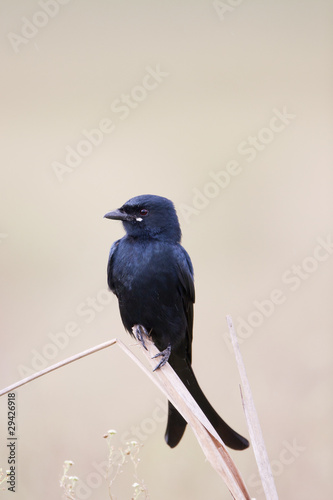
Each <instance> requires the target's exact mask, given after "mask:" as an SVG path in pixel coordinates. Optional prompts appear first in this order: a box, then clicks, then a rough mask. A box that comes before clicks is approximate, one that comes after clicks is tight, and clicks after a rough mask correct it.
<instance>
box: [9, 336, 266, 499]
mask: <svg viewBox="0 0 333 500" xmlns="http://www.w3.org/2000/svg"><path fill="white" fill-rule="evenodd" d="M136 328H137V326H135V327H134V329H133V330H134V332H135V331H136ZM145 344H146V347H147V350H145V349H142V350H143V351H144V352H145V354H146V356H147V358H148V361H149V363H150V364H151V366H152V367H153V368H155V365H156V360H152V359H151V358H152V357H153V356H155V355H156V354H158V353H159V351H158V349H157V348H156V347H155V345H154V344H153V343H152V342H151V341H150V340H149V338H146V339H145ZM112 345H118V346H119V347H120V348H121V349H122V350H123V351H124V352H125V353H126V354H127V355H128V356H129V357H130V358H131V359H132V361H134V362H135V363H136V364H137V365H138V366H139V367H140V368H141V370H143V371H144V372H145V373H146V375H147V376H148V377H149V378H150V379H151V380H152V381H153V382H154V384H155V385H157V387H158V388H159V389H160V390H161V391H162V392H163V393H164V394H165V395H166V396H167V398H168V399H169V400H170V401H171V403H172V404H173V405H174V406H175V407H176V408H177V410H178V411H179V412H180V413H181V414H182V416H183V417H184V418H185V420H186V421H187V422H188V423H189V425H190V426H191V428H192V430H193V432H194V434H195V436H196V438H197V440H198V442H199V444H200V446H201V448H202V450H203V452H204V454H205V456H206V458H207V460H208V461H209V462H210V464H211V465H212V467H213V468H214V469H215V470H216V472H217V473H218V474H219V475H220V476H221V477H222V478H223V480H224V482H225V484H226V486H227V487H228V489H229V491H230V493H231V495H232V496H233V498H234V499H235V500H251V497H250V495H249V493H248V490H247V488H246V486H245V483H244V481H243V479H242V477H241V475H240V473H239V471H238V469H237V467H236V465H235V463H234V462H233V460H232V458H231V457H230V455H229V453H228V452H227V450H226V448H225V446H224V443H223V441H222V440H221V438H220V436H219V435H218V434H217V432H216V431H215V429H214V427H213V426H212V425H211V423H210V422H209V420H208V419H207V417H206V416H205V414H204V413H203V412H202V410H201V409H200V407H199V406H198V404H197V403H196V401H195V400H194V399H193V397H192V396H191V394H190V393H189V392H188V390H187V389H186V387H185V386H184V384H183V383H182V382H181V380H180V379H179V377H178V375H177V374H176V373H175V372H174V371H173V369H172V368H171V366H170V365H169V364H168V363H166V365H164V366H163V367H161V368H160V369H158V370H156V371H155V372H154V373H153V372H152V371H150V370H148V368H147V367H146V366H145V365H144V364H143V363H142V362H141V361H140V360H139V359H138V358H137V357H136V356H135V355H134V354H133V352H132V351H131V350H130V349H129V348H128V347H127V346H126V345H125V344H124V343H123V342H121V341H120V340H118V339H112V340H110V341H108V342H104V343H103V344H99V345H98V346H95V347H93V348H91V349H87V350H86V351H83V352H81V353H79V354H77V355H75V356H71V357H69V358H67V359H65V360H64V361H60V362H59V363H56V364H54V365H52V366H50V367H48V368H45V369H44V370H41V371H39V372H37V373H35V374H34V375H31V376H29V377H26V378H25V379H22V380H20V381H19V382H17V383H15V384H12V385H10V386H9V387H6V388H5V389H3V390H1V391H0V396H3V395H4V394H6V393H8V392H11V391H14V390H15V389H17V388H18V387H21V386H22V385H25V384H28V383H30V382H31V381H33V380H35V379H37V378H39V377H42V376H43V375H46V374H47V373H50V372H52V371H54V370H57V369H59V368H61V367H63V366H66V365H68V364H69V363H73V362H74V361H77V360H79V359H81V358H84V357H86V356H89V355H90V354H93V353H95V352H98V351H100V350H102V349H106V348H108V347H110V346H112ZM271 498H272V499H273V497H271Z"/></svg>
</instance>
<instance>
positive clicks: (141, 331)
mask: <svg viewBox="0 0 333 500" xmlns="http://www.w3.org/2000/svg"><path fill="white" fill-rule="evenodd" d="M133 333H134V335H135V336H136V338H137V339H138V341H139V342H140V344H141V345H142V346H143V347H144V348H145V349H146V351H148V349H147V346H146V344H145V340H144V339H145V337H149V333H148V332H147V330H146V329H145V327H144V326H142V325H135V326H133Z"/></svg>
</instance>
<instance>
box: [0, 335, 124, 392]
mask: <svg viewBox="0 0 333 500" xmlns="http://www.w3.org/2000/svg"><path fill="white" fill-rule="evenodd" d="M117 342H118V341H117V339H112V340H109V341H108V342H104V343H103V344H99V345H97V346H95V347H91V348H90V349H87V350H86V351H82V352H80V353H79V354H75V355H74V356H71V357H69V358H66V359H64V360H63V361H59V363H55V364H54V365H51V366H49V367H48V368H44V370H40V371H39V372H36V373H34V374H33V375H30V376H29V377H26V378H23V379H22V380H19V382H16V383H15V384H12V385H9V386H8V387H6V388H5V389H2V390H1V391H0V397H1V396H3V395H4V394H7V392H11V391H15V389H17V388H18V387H21V386H22V385H25V384H28V383H29V382H32V380H35V379H36V378H39V377H43V375H46V374H47V373H51V372H53V371H54V370H58V368H61V367H62V366H66V365H69V364H70V363H74V361H77V360H78V359H81V358H85V357H86V356H89V355H90V354H94V352H98V351H101V350H102V349H106V348H107V347H110V346H111V345H114V344H115V343H117Z"/></svg>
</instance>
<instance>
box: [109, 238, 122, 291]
mask: <svg viewBox="0 0 333 500" xmlns="http://www.w3.org/2000/svg"><path fill="white" fill-rule="evenodd" d="M119 241H120V240H117V241H115V242H114V243H113V245H112V247H111V250H110V255H109V260H108V271H107V273H108V285H109V288H110V290H111V291H112V292H113V293H115V294H116V289H115V286H114V280H113V264H114V258H115V255H116V252H117V249H118V245H119ZM116 295H117V294H116Z"/></svg>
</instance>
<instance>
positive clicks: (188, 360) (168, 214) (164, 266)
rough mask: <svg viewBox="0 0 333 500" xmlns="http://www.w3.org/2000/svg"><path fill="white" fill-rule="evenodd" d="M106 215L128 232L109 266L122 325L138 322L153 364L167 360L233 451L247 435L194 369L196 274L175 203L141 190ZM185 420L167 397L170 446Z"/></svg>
mask: <svg viewBox="0 0 333 500" xmlns="http://www.w3.org/2000/svg"><path fill="white" fill-rule="evenodd" d="M104 217H105V218H107V219H112V220H119V221H122V223H123V226H124V229H125V232H126V234H125V236H124V237H123V238H121V239H119V240H117V241H115V242H114V243H113V245H112V247H111V250H110V254H109V259H108V265H107V282H108V286H109V288H110V290H111V291H112V292H113V293H114V294H115V295H116V296H117V298H118V303H119V310H120V316H121V319H122V322H123V325H124V327H125V329H126V330H127V331H128V332H129V333H130V334H131V335H134V334H133V331H132V329H133V327H134V326H135V325H141V327H143V328H144V329H145V331H147V332H148V333H149V336H150V338H151V340H152V341H153V343H154V344H155V346H156V347H157V348H158V349H159V351H160V352H161V354H160V355H161V360H160V362H159V363H158V365H157V367H156V368H157V369H158V368H159V367H161V366H163V364H165V363H166V362H167V361H168V362H169V364H170V365H171V367H172V368H173V369H174V371H175V372H176V373H177V375H178V376H179V378H180V379H181V381H182V382H183V383H184V385H185V387H186V388H187V389H188V390H189V392H190V393H191V395H192V396H193V398H194V399H195V400H196V402H197V404H198V405H199V407H200V408H201V410H202V411H203V412H204V413H205V415H206V417H207V418H208V420H209V421H210V423H211V424H212V426H213V427H214V428H215V430H216V432H217V433H218V435H219V436H220V437H221V439H222V440H223V442H224V444H225V445H226V446H228V447H229V448H232V449H235V450H244V449H246V448H248V446H249V442H248V440H247V439H246V438H244V437H243V436H241V435H240V434H238V433H237V432H236V431H234V430H233V429H232V428H231V427H229V425H228V424H227V423H226V422H225V421H224V420H223V419H222V418H221V417H220V416H219V414H218V413H217V412H216V411H215V409H214V408H213V407H212V405H211V404H210V403H209V401H208V399H207V398H206V396H205V394H204V392H203V391H202V389H201V388H200V386H199V383H198V381H197V379H196V377H195V375H194V372H193V369H192V338H193V304H194V301H195V290H194V273H193V266H192V262H191V259H190V256H189V254H188V253H187V252H186V250H185V249H184V248H183V247H182V245H181V229H180V224H179V220H178V216H177V212H176V209H175V206H174V204H173V202H172V201H171V200H169V199H168V198H164V197H162V196H157V195H151V194H146V195H139V196H135V197H134V198H131V199H130V200H128V201H127V202H126V203H124V204H123V205H122V206H121V207H120V208H119V209H116V210H113V211H111V212H109V213H107V214H105V215H104ZM139 332H140V330H139ZM186 424H187V422H186V420H185V419H184V418H183V417H182V415H180V413H179V412H178V411H177V410H176V408H175V407H174V406H173V405H172V403H170V401H169V402H168V421H167V427H166V431H165V440H166V442H167V444H168V445H169V446H170V447H171V448H174V447H175V446H176V445H177V444H178V443H179V441H180V440H181V438H182V436H183V434H184V432H185V428H186Z"/></svg>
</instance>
